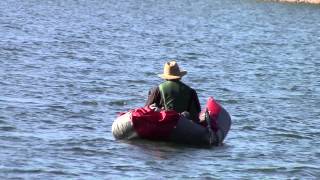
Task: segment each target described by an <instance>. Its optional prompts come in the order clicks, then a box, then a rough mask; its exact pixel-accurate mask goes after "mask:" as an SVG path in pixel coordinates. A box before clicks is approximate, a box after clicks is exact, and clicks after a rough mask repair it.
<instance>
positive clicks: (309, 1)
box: [276, 0, 320, 4]
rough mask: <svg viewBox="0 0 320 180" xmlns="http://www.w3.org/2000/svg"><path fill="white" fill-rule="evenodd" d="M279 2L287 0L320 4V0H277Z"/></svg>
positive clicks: (289, 1)
mask: <svg viewBox="0 0 320 180" xmlns="http://www.w3.org/2000/svg"><path fill="white" fill-rule="evenodd" d="M276 1H278V2H287V3H297V4H300V3H304V4H320V0H276Z"/></svg>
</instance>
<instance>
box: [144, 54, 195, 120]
mask: <svg viewBox="0 0 320 180" xmlns="http://www.w3.org/2000/svg"><path fill="white" fill-rule="evenodd" d="M186 74H187V71H183V70H180V68H179V66H178V63H177V62H176V61H174V60H172V61H169V62H166V63H165V64H164V68H163V74H160V75H159V77H160V78H162V79H164V80H165V81H164V82H163V83H161V84H160V85H159V86H158V87H154V88H152V89H151V90H150V91H149V96H148V100H147V102H146V106H151V107H152V108H155V107H157V108H163V109H165V110H175V111H176V112H178V113H182V114H184V115H185V116H187V117H188V119H192V120H193V121H194V122H196V123H199V122H200V120H199V113H200V111H201V107H200V103H199V99H198V95H197V93H196V91H195V90H194V89H192V88H191V87H189V86H188V85H186V84H184V83H183V82H181V78H182V77H183V76H184V75H186Z"/></svg>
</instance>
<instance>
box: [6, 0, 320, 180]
mask: <svg viewBox="0 0 320 180" xmlns="http://www.w3.org/2000/svg"><path fill="white" fill-rule="evenodd" d="M319 17H320V6H316V5H302V4H300V5H298V4H287V3H273V2H263V1H253V0H224V1H222V0H203V1H200V2H195V1H178V0H170V1H169V0H163V1H154V0H150V1H147V0H141V1H134V0H129V1H111V0H110V1H109V0H107V1H102V0H92V1H85V0H65V1H62V0H61V1H60V0H51V1H39V0H22V1H14V0H4V1H0V179H118V178H121V179H123V178H125V179H128V178H133V179H168V178H170V179H319V178H320V175H319V174H320V165H319V164H320V160H319V159H320V150H319V147H320V142H319V139H320V123H319V120H320V119H319V117H320V46H319V43H320V31H319V24H320V18H319ZM172 58H174V59H176V60H177V61H178V63H179V65H180V67H181V68H182V69H185V70H187V71H188V74H187V75H186V76H185V77H184V78H183V81H184V82H185V83H186V84H188V85H190V86H191V87H193V88H194V89H196V90H197V92H198V95H199V98H200V101H201V104H204V103H205V101H206V98H207V97H209V96H214V97H215V98H216V99H217V100H218V102H219V103H220V104H221V105H223V106H224V107H225V109H227V110H228V112H229V113H230V114H231V116H232V119H233V125H232V128H231V131H230V134H229V135H228V137H227V139H226V141H225V144H224V146H222V147H214V148H211V149H199V148H194V147H187V146H178V145H174V144H168V143H155V142H149V141H137V142H125V141H117V140H115V139H114V138H113V137H112V134H111V124H112V122H113V120H114V119H115V117H116V114H117V113H118V112H121V111H126V110H128V109H131V108H135V107H140V106H143V105H144V102H145V100H146V96H147V93H148V90H149V88H151V87H152V86H155V85H157V84H159V83H161V79H159V78H158V77H157V74H159V73H162V68H163V64H164V62H166V61H167V60H168V59H172Z"/></svg>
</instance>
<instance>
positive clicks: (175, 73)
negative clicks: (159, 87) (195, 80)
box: [159, 61, 187, 80]
mask: <svg viewBox="0 0 320 180" xmlns="http://www.w3.org/2000/svg"><path fill="white" fill-rule="evenodd" d="M186 74H187V71H182V70H180V68H179V66H178V63H177V62H176V61H169V62H166V63H165V64H164V68H163V74H159V77H160V78H162V79H168V80H171V79H180V78H182V76H184V75H186Z"/></svg>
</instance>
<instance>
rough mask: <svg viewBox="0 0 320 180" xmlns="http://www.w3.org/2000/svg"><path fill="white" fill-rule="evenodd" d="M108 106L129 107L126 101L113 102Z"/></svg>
mask: <svg viewBox="0 0 320 180" xmlns="http://www.w3.org/2000/svg"><path fill="white" fill-rule="evenodd" d="M108 104H109V105H111V106H124V105H127V101H126V100H116V101H111V102H109V103H108Z"/></svg>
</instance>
